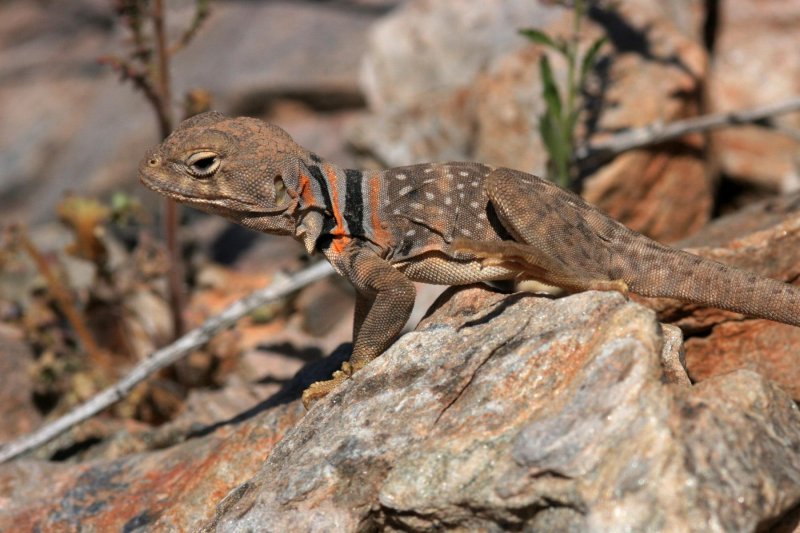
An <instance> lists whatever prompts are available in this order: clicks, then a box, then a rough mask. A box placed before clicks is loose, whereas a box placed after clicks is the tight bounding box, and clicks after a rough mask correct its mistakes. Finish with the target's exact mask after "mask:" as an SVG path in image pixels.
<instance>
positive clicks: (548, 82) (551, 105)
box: [539, 55, 561, 122]
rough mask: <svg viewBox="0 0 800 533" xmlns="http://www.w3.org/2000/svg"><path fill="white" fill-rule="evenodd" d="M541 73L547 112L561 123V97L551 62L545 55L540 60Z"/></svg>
mask: <svg viewBox="0 0 800 533" xmlns="http://www.w3.org/2000/svg"><path fill="white" fill-rule="evenodd" d="M539 72H540V74H541V77H542V96H543V97H544V103H545V105H546V106H547V111H548V112H549V113H552V114H553V116H555V117H556V119H557V120H558V121H559V122H560V121H561V96H560V95H559V93H558V85H556V80H555V77H554V76H553V69H552V68H551V67H550V60H549V59H548V58H547V56H546V55H543V56H542V58H541V59H540V60H539Z"/></svg>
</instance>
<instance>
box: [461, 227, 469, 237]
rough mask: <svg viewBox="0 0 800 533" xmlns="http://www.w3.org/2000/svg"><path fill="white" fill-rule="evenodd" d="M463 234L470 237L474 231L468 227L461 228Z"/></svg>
mask: <svg viewBox="0 0 800 533" xmlns="http://www.w3.org/2000/svg"><path fill="white" fill-rule="evenodd" d="M461 234H462V235H466V236H467V237H469V236H471V235H472V232H471V231H470V230H468V229H467V228H461Z"/></svg>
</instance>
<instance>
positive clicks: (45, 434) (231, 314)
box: [0, 261, 333, 463]
mask: <svg viewBox="0 0 800 533" xmlns="http://www.w3.org/2000/svg"><path fill="white" fill-rule="evenodd" d="M331 273H333V268H331V266H330V264H328V263H327V262H326V261H323V262H320V263H317V264H315V265H313V266H311V267H309V268H306V269H305V270H301V271H300V272H297V273H296V274H294V275H292V276H289V277H285V278H281V279H278V280H275V281H273V282H272V283H271V284H270V285H269V286H267V287H265V288H263V289H261V290H260V291H256V292H254V293H253V294H251V295H249V296H247V297H245V298H242V299H241V300H238V301H236V302H234V303H233V304H231V305H230V306H229V307H228V308H227V309H225V310H224V311H223V312H222V313H220V314H219V315H217V316H215V317H212V318H209V319H208V320H206V321H205V323H203V324H202V325H201V326H200V327H198V328H196V329H193V330H192V331H190V332H188V333H187V334H186V335H184V336H182V337H181V338H179V339H178V340H176V341H175V342H173V343H172V344H170V345H169V346H166V347H164V348H162V349H160V350H158V351H156V352H155V353H153V355H151V356H150V358H148V359H146V360H144V361H142V362H141V363H139V365H137V366H136V367H135V368H133V370H131V371H130V372H129V373H128V375H127V376H125V377H124V378H122V379H121V380H120V381H118V382H117V383H116V384H114V385H113V386H111V387H109V388H107V389H105V390H103V391H102V392H100V393H98V394H96V395H95V396H94V397H92V398H90V399H89V400H87V401H86V402H84V403H83V404H81V405H79V406H77V407H76V408H75V409H73V410H72V411H70V412H69V413H67V414H65V415H64V416H62V417H60V418H57V419H56V420H54V421H52V422H50V423H48V424H46V425H44V426H42V427H41V428H39V429H38V430H36V431H34V432H33V433H29V434H28V435H25V436H23V437H21V438H19V439H16V440H14V441H11V442H9V443H8V444H6V445H4V446H2V447H0V463H4V462H6V461H9V460H11V459H13V458H15V457H17V456H18V455H21V454H23V453H26V452H28V451H30V450H33V449H35V448H38V447H39V446H41V445H43V444H45V443H47V442H49V441H51V440H52V439H54V438H55V437H57V436H58V435H60V434H62V433H63V432H65V431H67V430H68V429H70V428H71V427H73V426H75V425H76V424H79V423H80V422H83V421H84V420H87V419H89V418H91V417H92V416H94V415H95V414H97V413H99V412H100V411H102V410H103V409H106V408H107V407H109V406H110V405H112V404H114V403H116V402H118V401H120V400H121V399H123V398H125V396H126V395H127V394H128V393H130V391H131V390H133V388H134V387H135V386H136V385H138V384H139V383H141V382H142V381H144V380H145V379H146V378H147V377H148V376H150V375H152V374H154V373H155V372H158V371H159V370H161V369H162V368H165V367H167V366H169V365H171V364H173V363H175V362H176V361H178V360H180V359H181V358H182V357H184V356H185V355H187V354H188V353H189V352H191V351H192V350H195V349H197V348H199V347H200V346H203V345H204V344H206V343H207V342H208V341H209V340H210V339H211V338H212V337H213V336H214V335H215V334H216V333H217V332H219V331H221V330H222V329H224V328H226V327H228V326H231V325H232V324H233V323H235V322H236V321H237V320H239V319H240V318H242V317H243V316H245V315H246V314H248V313H249V312H251V311H252V310H254V309H256V308H257V307H260V306H262V305H264V304H266V303H269V302H271V301H274V300H277V299H278V298H282V297H284V296H286V295H288V294H291V293H292V292H294V291H296V290H298V289H301V288H302V287H305V286H306V285H308V284H310V283H313V282H314V281H317V280H320V279H322V278H325V277H327V276H329V275H330V274H331Z"/></svg>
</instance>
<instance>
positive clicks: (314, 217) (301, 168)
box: [292, 153, 344, 253]
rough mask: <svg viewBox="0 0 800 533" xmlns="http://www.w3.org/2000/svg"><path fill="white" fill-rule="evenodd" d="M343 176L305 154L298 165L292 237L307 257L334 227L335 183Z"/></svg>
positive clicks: (312, 156)
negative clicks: (303, 247) (299, 243)
mask: <svg viewBox="0 0 800 533" xmlns="http://www.w3.org/2000/svg"><path fill="white" fill-rule="evenodd" d="M340 177H341V178H342V179H343V177H344V172H343V171H342V170H341V169H340V168H339V167H337V166H336V165H333V164H331V163H328V162H327V161H324V160H322V159H321V158H320V157H319V156H317V155H315V154H313V153H309V154H308V155H307V156H306V157H303V158H301V159H300V160H299V161H298V169H297V175H296V179H297V182H296V183H295V184H292V185H293V186H294V190H295V191H296V197H297V207H296V210H295V217H296V219H295V220H296V226H295V229H294V236H295V238H296V239H297V240H299V241H300V242H302V243H303V246H305V248H306V251H307V252H308V253H313V252H314V251H315V250H316V249H317V247H318V246H317V245H318V242H319V240H320V237H322V236H323V235H324V234H327V233H329V232H330V231H331V230H332V229H333V228H334V227H335V226H336V216H337V213H339V212H340V206H339V205H338V204H339V194H338V193H339V191H338V187H337V182H338V180H339V178H340Z"/></svg>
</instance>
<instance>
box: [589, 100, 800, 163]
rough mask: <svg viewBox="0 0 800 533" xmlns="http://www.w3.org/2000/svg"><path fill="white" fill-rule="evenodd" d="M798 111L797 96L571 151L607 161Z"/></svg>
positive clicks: (653, 126) (626, 133)
mask: <svg viewBox="0 0 800 533" xmlns="http://www.w3.org/2000/svg"><path fill="white" fill-rule="evenodd" d="M796 111H800V97H795V98H790V99H789V100H784V101H783V102H778V103H776V104H770V105H766V106H763V107H757V108H755V109H745V110H739V111H731V112H728V113H717V114H713V115H704V116H701V117H694V118H689V119H686V120H678V121H675V122H671V123H669V124H651V125H649V126H644V127H642V128H632V129H629V130H626V131H623V132H621V133H618V134H616V135H612V136H611V137H608V138H607V139H603V140H600V141H594V142H589V143H588V144H586V145H584V146H582V147H580V148H578V149H577V150H576V151H575V159H576V160H578V161H581V160H586V159H592V160H596V159H598V158H599V159H610V158H612V157H614V156H615V155H618V154H620V153H622V152H626V151H628V150H633V149H635V148H642V147H644V146H650V145H653V144H657V143H660V142H664V141H668V140H670V139H674V138H676V137H681V136H682V135H686V134H687V133H695V132H698V131H707V130H710V129H716V128H724V127H727V126H737V125H740V124H751V123H754V122H758V121H761V120H764V119H766V118H769V117H773V116H777V115H783V114H786V113H792V112H796Z"/></svg>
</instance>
